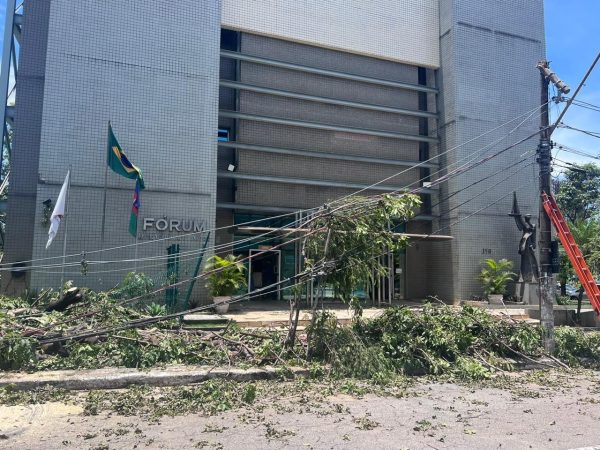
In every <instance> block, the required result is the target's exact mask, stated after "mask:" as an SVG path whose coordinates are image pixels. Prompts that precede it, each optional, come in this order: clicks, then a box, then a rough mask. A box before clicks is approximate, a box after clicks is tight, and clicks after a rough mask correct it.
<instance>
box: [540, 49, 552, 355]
mask: <svg viewBox="0 0 600 450" xmlns="http://www.w3.org/2000/svg"><path fill="white" fill-rule="evenodd" d="M537 67H538V69H539V70H540V76H541V91H540V104H541V105H542V106H541V108H542V117H541V129H540V143H539V146H538V155H537V162H538V164H539V165H540V180H539V186H540V196H541V194H542V192H545V193H547V194H551V193H552V168H551V163H552V147H551V145H550V133H549V128H548V127H549V126H550V115H549V108H548V87H549V73H550V71H549V65H548V62H547V61H541V62H540V63H539V64H538V66H537ZM551 244H552V224H551V223H550V218H549V217H548V215H547V214H546V212H545V211H544V207H543V205H542V202H541V197H540V205H539V227H538V249H539V254H540V273H539V280H538V281H539V295H540V325H541V327H542V341H543V344H544V349H545V351H546V352H547V353H549V354H552V353H554V346H555V342H554V299H555V296H556V293H555V289H556V287H555V286H554V275H553V273H552V257H551V253H550V248H551Z"/></svg>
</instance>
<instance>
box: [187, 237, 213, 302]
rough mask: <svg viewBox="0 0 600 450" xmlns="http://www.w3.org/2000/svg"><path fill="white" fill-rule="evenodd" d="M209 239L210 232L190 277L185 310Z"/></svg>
mask: <svg viewBox="0 0 600 450" xmlns="http://www.w3.org/2000/svg"><path fill="white" fill-rule="evenodd" d="M209 238H210V231H209V232H208V233H207V234H206V239H205V240H204V245H203V246H202V252H200V255H198V261H197V262H196V268H195V269H194V274H193V275H192V281H190V285H189V286H188V290H187V294H186V295H185V309H189V308H190V298H192V291H193V290H194V285H195V284H196V279H197V278H198V274H199V273H200V268H201V267H202V259H203V258H204V253H205V252H206V246H207V245H208V239H209Z"/></svg>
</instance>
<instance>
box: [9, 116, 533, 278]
mask: <svg viewBox="0 0 600 450" xmlns="http://www.w3.org/2000/svg"><path fill="white" fill-rule="evenodd" d="M539 108H540V107H539V106H538V107H536V108H534V109H532V110H531V111H528V112H526V113H523V114H521V115H519V116H517V117H515V118H513V119H511V120H509V121H507V122H505V123H504V124H502V125H500V126H498V127H496V128H494V129H492V130H489V131H487V132H485V133H483V134H481V135H479V136H477V137H475V138H473V139H471V140H469V141H466V142H464V143H463V144H459V145H457V146H455V147H453V148H451V149H449V150H447V151H445V152H443V153H441V154H438V155H436V156H433V157H432V158H430V159H428V160H426V161H420V162H419V163H418V164H415V165H414V166H411V167H410V168H408V169H405V170H403V171H401V172H398V173H396V174H394V175H392V176H391V177H388V178H386V179H384V180H381V181H379V182H377V183H374V184H372V185H371V186H369V187H366V188H363V189H360V190H358V191H356V192H355V193H353V194H349V195H347V196H345V197H342V198H341V199H338V200H335V201H334V202H339V201H341V200H343V199H346V198H349V197H351V196H354V195H356V194H358V193H360V192H363V191H364V190H366V189H370V188H371V187H375V186H377V185H378V184H380V183H382V182H385V181H386V180H389V179H391V178H394V177H396V176H399V175H400V174H402V173H405V172H406V171H408V170H412V169H414V168H417V167H419V166H421V165H422V164H424V163H426V162H430V161H432V160H434V159H436V158H439V157H440V156H442V155H444V154H447V153H449V152H451V151H453V150H456V149H458V148H460V147H462V146H464V145H466V144H468V143H471V142H473V141H475V140H477V139H480V138H481V137H483V136H486V135H487V134H489V133H491V132H493V131H497V130H498V129H500V128H502V127H504V126H506V125H507V124H509V123H511V122H514V121H515V120H517V119H519V118H521V117H523V116H525V115H527V117H526V118H525V119H524V120H523V121H522V122H521V123H520V124H519V125H517V127H515V128H513V130H511V131H510V132H509V133H508V134H507V135H505V136H503V137H501V138H500V139H498V140H496V141H495V142H493V143H491V144H488V145H486V146H485V147H484V148H483V149H480V150H478V151H476V152H473V153H472V154H470V155H468V156H466V157H464V158H462V159H461V160H459V161H457V162H456V163H458V162H460V161H463V160H465V159H467V158H469V157H471V156H472V155H475V154H477V153H480V152H482V151H483V150H485V149H486V148H489V147H491V146H494V145H496V144H497V143H499V142H500V141H501V140H503V139H505V138H506V137H508V136H509V135H510V134H512V133H513V132H514V131H516V130H517V129H518V128H520V127H521V126H522V125H523V124H524V123H525V122H526V121H527V120H529V119H530V118H531V116H532V115H534V114H535V112H536V111H537V110H538V109H539ZM456 163H454V164H456ZM448 167H451V166H448ZM463 167H464V166H463ZM445 169H447V168H445ZM459 169H460V168H459ZM442 170H444V169H440V170H438V171H437V172H435V173H434V174H433V175H435V174H437V173H439V172H441V171H442ZM431 175H432V174H430V175H428V176H427V177H424V178H423V179H421V180H418V181H416V182H413V183H410V184H408V185H406V186H405V187H404V188H407V187H410V186H411V185H413V184H416V183H419V182H421V181H423V180H425V179H427V178H429V177H430V176H431ZM448 175H449V174H447V175H446V176H448ZM398 192H399V191H394V192H393V193H392V194H396V193H398ZM318 209H319V207H315V208H309V209H305V210H301V211H297V212H294V213H287V214H281V215H279V216H271V217H266V218H262V219H257V220H253V221H249V222H244V223H241V224H234V225H230V226H224V227H219V228H214V229H212V230H204V231H200V232H194V233H189V234H186V235H178V236H171V237H165V238H161V239H155V240H150V241H143V242H141V243H138V245H144V244H148V243H155V242H160V241H166V240H170V239H181V238H184V237H186V236H191V235H197V234H200V233H204V232H208V231H217V230H223V229H228V228H233V227H239V226H245V225H251V224H256V223H260V222H262V221H266V220H274V219H277V218H282V217H287V216H290V215H295V214H297V213H308V212H311V211H313V212H314V211H317V210H318ZM296 222H297V221H294V222H292V224H296ZM290 225H291V224H287V225H285V226H283V227H280V228H285V227H289V226H290ZM265 234H268V233H265ZM259 237H261V236H256V237H255V238H259ZM135 245H136V244H127V245H122V246H117V247H112V248H108V249H102V250H93V251H89V252H85V254H86V255H90V254H95V253H100V252H104V251H110V250H118V249H123V248H127V247H132V246H135ZM229 246H230V244H222V248H227V247H229ZM214 248H216V246H214V247H209V248H207V249H206V250H205V251H209V250H213V249H214ZM196 252H197V253H200V252H202V251H196ZM82 253H83V252H82ZM82 253H77V254H72V255H67V256H66V258H75V257H81V255H82ZM168 257H169V256H168V255H165V256H158V257H157V258H160V259H166V258H168ZM57 258H62V257H59V256H54V257H46V258H37V259H32V260H29V261H19V262H14V263H4V264H0V271H3V270H7V269H6V268H8V270H13V265H14V264H24V263H31V262H37V261H43V260H51V259H57ZM147 259H148V258H146V259H145V260H147ZM139 260H144V259H139ZM133 261H135V260H119V261H116V263H122V262H133ZM97 263H103V261H99V262H97V261H96V262H93V264H97ZM109 263H115V262H114V261H111V262H109ZM88 264H90V262H88ZM77 265H79V263H71V264H70V265H68V266H71V267H72V266H77ZM3 266H4V267H3ZM59 266H60V267H62V264H56V265H54V264H53V265H48V266H38V267H36V266H30V267H31V268H52V267H59ZM26 269H29V268H28V267H23V268H19V270H21V271H24V270H26Z"/></svg>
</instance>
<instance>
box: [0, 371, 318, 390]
mask: <svg viewBox="0 0 600 450" xmlns="http://www.w3.org/2000/svg"><path fill="white" fill-rule="evenodd" d="M309 374H310V371H309V370H308V369H304V368H301V367H291V368H285V369H282V368H275V367H265V368H261V369H257V368H253V369H233V368H231V369H229V368H223V367H218V368H213V367H190V366H176V367H169V368H166V369H160V370H157V369H152V370H148V371H142V370H138V369H125V368H107V369H96V370H57V371H49V372H36V373H20V374H17V375H12V374H11V375H10V376H1V375H0V387H6V386H9V385H10V386H12V387H13V388H14V389H17V390H31V389H37V388H41V387H44V386H52V387H55V388H60V389H66V390H78V391H85V390H94V389H123V388H126V387H128V386H132V385H148V386H183V385H187V384H195V383H201V382H203V381H207V380H212V379H217V378H219V379H226V380H233V381H257V380H273V379H276V378H281V377H282V376H285V377H286V378H297V377H308V376H309Z"/></svg>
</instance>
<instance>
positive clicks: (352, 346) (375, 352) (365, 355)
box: [307, 312, 393, 381]
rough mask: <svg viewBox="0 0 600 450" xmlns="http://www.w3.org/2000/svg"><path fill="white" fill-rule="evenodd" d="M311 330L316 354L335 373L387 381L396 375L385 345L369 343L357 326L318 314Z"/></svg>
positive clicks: (343, 375)
mask: <svg viewBox="0 0 600 450" xmlns="http://www.w3.org/2000/svg"><path fill="white" fill-rule="evenodd" d="M307 333H308V335H309V338H310V339H311V343H312V346H313V351H312V356H313V357H314V358H315V359H321V360H324V361H325V362H327V363H328V364H330V365H331V367H332V374H333V375H334V376H337V377H357V378H369V379H372V380H374V381H384V380H386V379H389V378H390V377H391V376H392V374H393V366H392V364H391V363H390V361H389V360H388V359H387V358H386V356H385V355H384V353H383V349H382V348H381V346H376V345H368V344H367V343H366V341H365V340H363V339H362V337H361V336H360V334H359V333H357V332H356V330H354V329H353V328H351V327H342V326H339V325H338V323H337V320H336V318H335V315H333V314H332V313H328V312H323V313H319V314H317V316H316V319H315V321H314V323H313V324H311V325H310V326H309V327H308V329H307Z"/></svg>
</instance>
